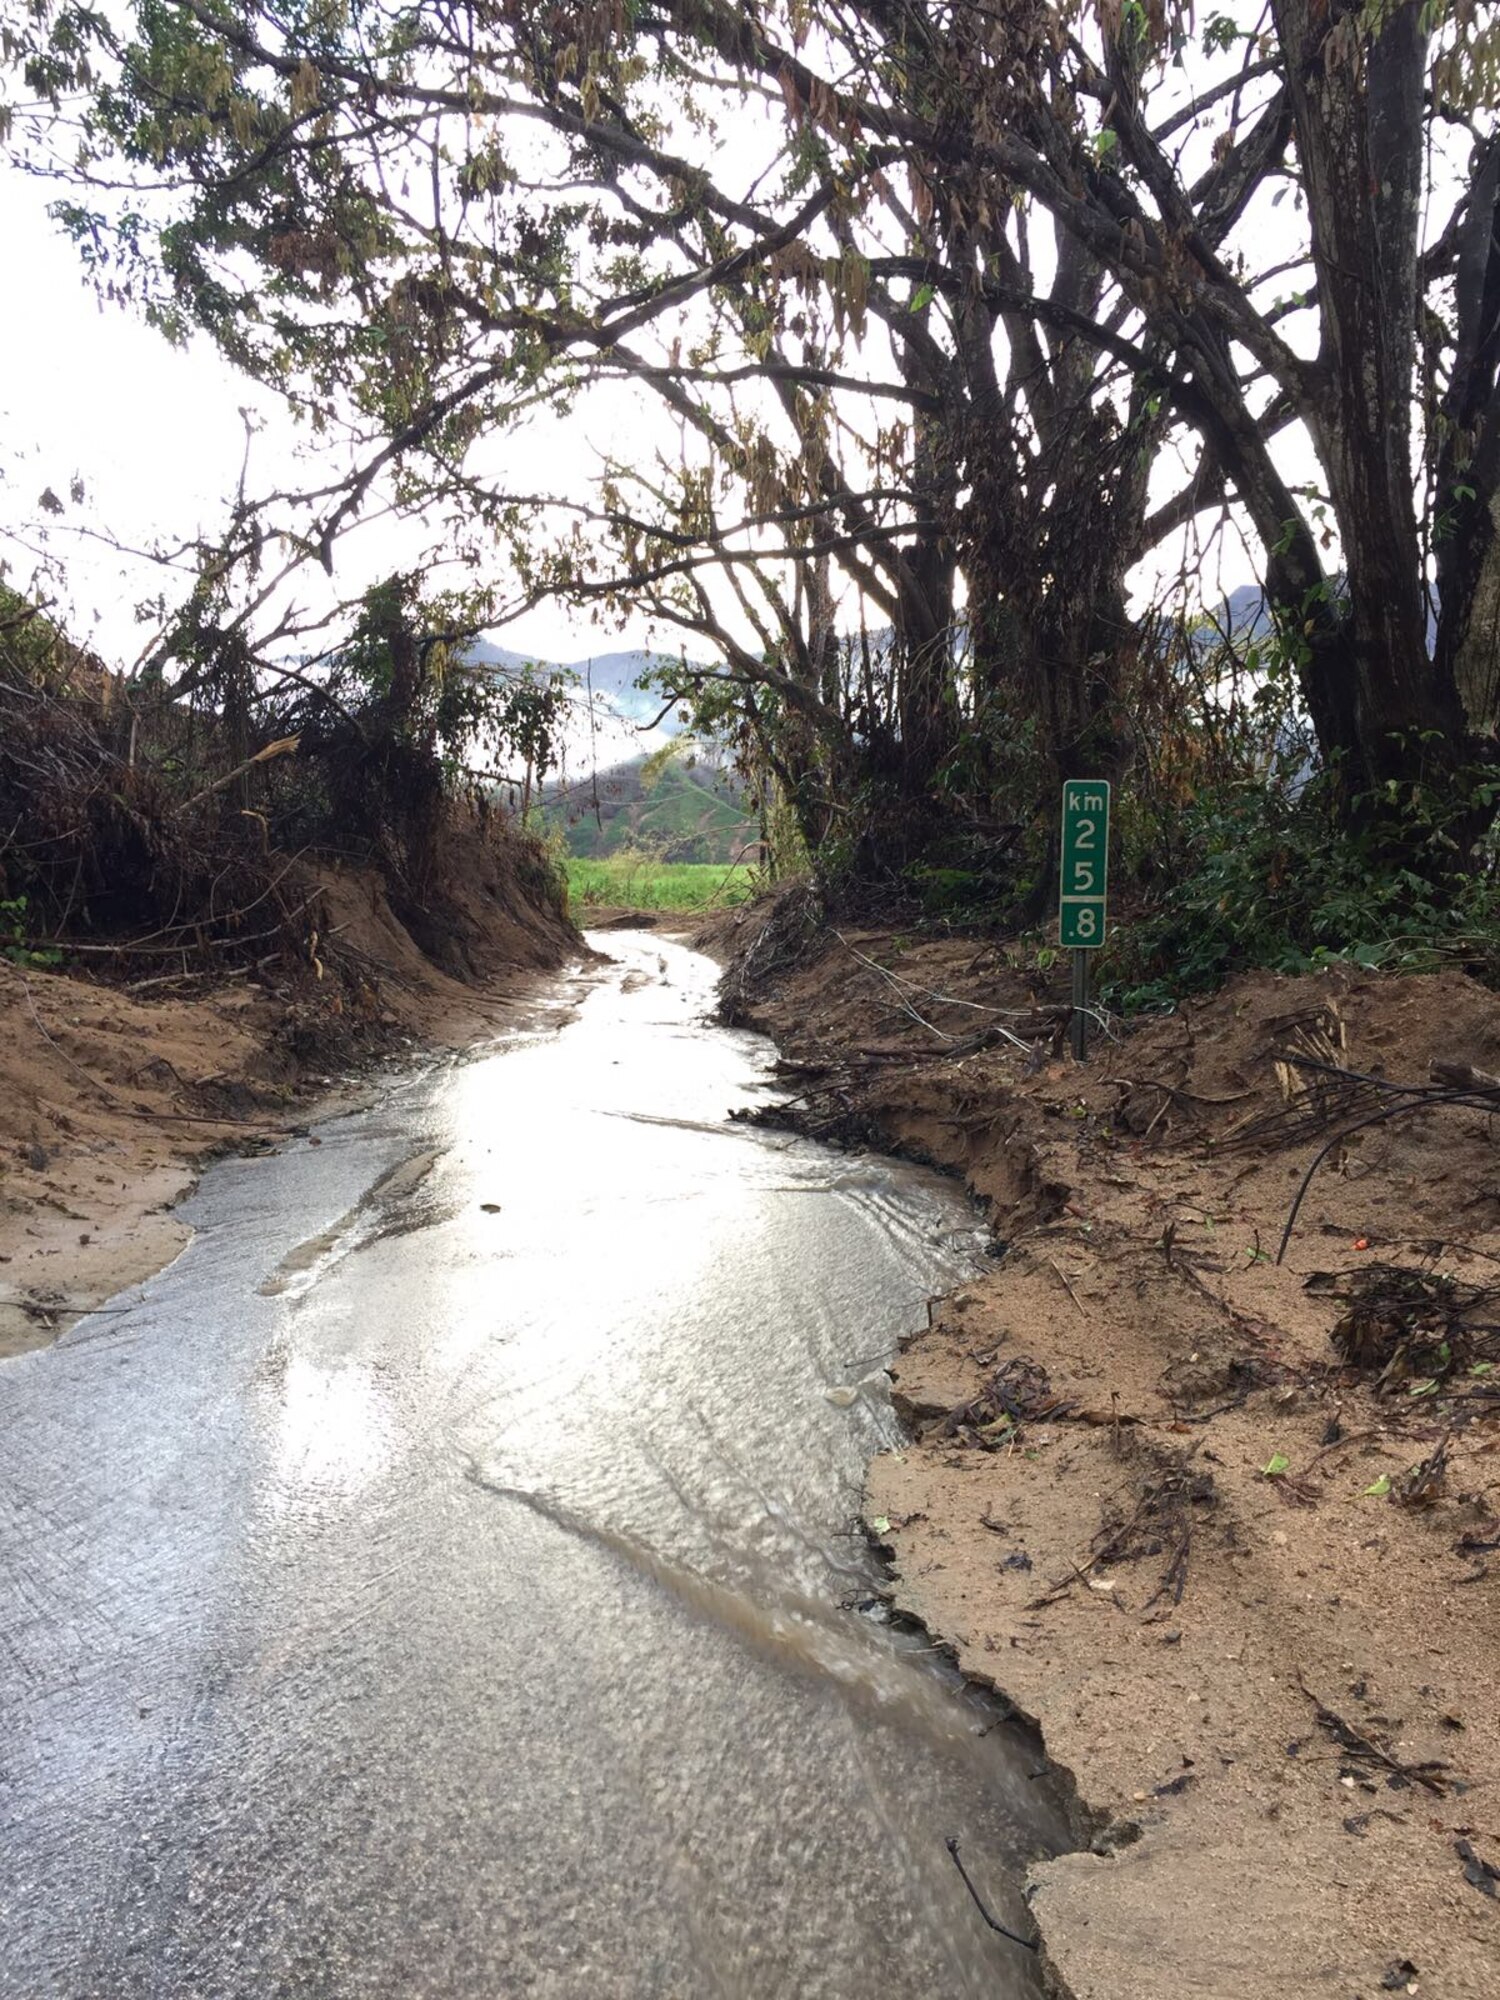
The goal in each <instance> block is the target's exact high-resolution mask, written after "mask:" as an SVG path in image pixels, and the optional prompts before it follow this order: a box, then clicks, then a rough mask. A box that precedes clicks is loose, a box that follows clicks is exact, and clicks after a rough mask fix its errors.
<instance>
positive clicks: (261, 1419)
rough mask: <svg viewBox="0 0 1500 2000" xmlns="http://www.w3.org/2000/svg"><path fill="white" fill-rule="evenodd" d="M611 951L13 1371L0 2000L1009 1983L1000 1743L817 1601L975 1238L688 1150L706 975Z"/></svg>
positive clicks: (1005, 1791) (853, 1581)
mask: <svg viewBox="0 0 1500 2000" xmlns="http://www.w3.org/2000/svg"><path fill="white" fill-rule="evenodd" d="M600 943H601V945H602V946H603V948H605V949H607V950H608V951H609V952H610V953H611V954H613V955H614V957H615V958H616V960H617V961H618V962H617V965H616V966H615V967H614V968H613V969H606V970H604V971H603V972H596V973H595V975H594V976H593V977H594V983H593V985H592V988H591V990H590V991H589V992H588V994H587V997H586V998H585V999H584V1001H583V1004H582V1006H581V1008H580V1011H579V1014H578V1018H577V1020H576V1021H574V1022H573V1023H572V1024H571V1025H570V1026H568V1027H567V1028H565V1029H564V1030H563V1031H562V1032H561V1033H557V1034H551V1035H535V1036H530V1037H526V1038H521V1039H519V1040H518V1041H517V1042H516V1044H514V1045H513V1046H511V1047H510V1048H508V1049H506V1050H503V1051H499V1052H496V1053H494V1054H492V1055H489V1056H486V1057H484V1058H483V1059H481V1060H477V1061H474V1062H471V1063H469V1064H467V1065H465V1066H460V1067H458V1068H456V1069H448V1070H445V1071H443V1072H442V1073H440V1074H436V1075H433V1076H431V1077H429V1078H427V1079H425V1080H423V1081H421V1082H419V1083H416V1082H412V1081H410V1080H407V1081H404V1082H401V1083H399V1084H397V1085H396V1086H394V1087H393V1089H392V1091H391V1093H390V1095H389V1097H388V1099H387V1101H385V1102H384V1103H382V1104H381V1105H380V1106H379V1107H378V1108H377V1109H376V1110H374V1111H373V1112H371V1113H368V1114H365V1115H364V1116H362V1117H355V1118H351V1119H346V1120H342V1121H339V1122H338V1123H337V1124H336V1125H333V1126H330V1127H329V1128H328V1129H327V1130H326V1131H325V1132H324V1134H323V1135H322V1137H323V1141H324V1143H323V1145H322V1146H321V1147H320V1148H318V1149H316V1150H314V1149H307V1148H301V1149H299V1148H295V1147H294V1148H292V1149H290V1150H289V1151H288V1152H287V1153H285V1154H284V1155H282V1156H281V1157H279V1158H277V1159H275V1160H267V1161H262V1162H256V1163H250V1162H240V1163H229V1164H226V1165H225V1166H224V1167H222V1168H220V1169H216V1170H215V1171H214V1172H213V1173H211V1174H209V1175H208V1176H207V1177H206V1178H205V1180H204V1183H203V1186H202V1189H201V1191H200V1193H199V1194H198V1195H197V1197H195V1199H194V1201H193V1203H192V1205H191V1207H190V1209H189V1211H188V1212H189V1214H190V1216H191V1218H192V1219H193V1220H194V1222H195V1223H196V1225H197V1226H198V1227H199V1230H200V1235H199V1238H198V1241H197V1244H196V1245H195V1247H194V1250H193V1251H192V1252H191V1253H190V1254H189V1256H188V1257H187V1258H186V1259H184V1260H183V1262H182V1263H181V1264H180V1265H178V1266H176V1267H174V1269H173V1270H172V1271H171V1272H169V1273H166V1274H164V1276H163V1277H162V1278H161V1279H160V1280H159V1281H158V1282H157V1283H156V1284H155V1285H154V1286H152V1287H151V1288H150V1290H149V1292H148V1295H147V1298H146V1302H145V1304H144V1305H143V1306H142V1307H140V1308H139V1309H136V1310H133V1311H131V1312H129V1313H126V1314H125V1315H123V1316H121V1317H120V1318H119V1319H118V1320H117V1321H116V1322H115V1326H116V1329H117V1331H116V1334H115V1336H114V1339H113V1345H112V1346H110V1347H105V1346H103V1345H101V1344H99V1343H95V1344H94V1345H92V1346H90V1345H86V1344H83V1343H76V1344H75V1343H70V1342H66V1341H65V1342H64V1343H62V1345H60V1346H59V1347H58V1348H57V1349H55V1350H53V1351H52V1352H50V1353H45V1354H36V1355H31V1356H27V1357H24V1358H23V1361H22V1362H21V1363H13V1364H8V1367H7V1369H6V1370H4V1371H0V1399H4V1400H5V1402H6V1404H7V1407H6V1408H5V1409H4V1410H3V1411H0V1435H3V1437H4V1438H5V1441H6V1445H7V1448H8V1450H9V1451H10V1454H11V1458H12V1470H11V1478H10V1480H9V1482H8V1487H7V1492H8V1495H9V1505H10V1511H9V1513H8V1514H6V1513H4V1512H0V1630H4V1632H5V1634H6V1638H7V1641H8V1650H0V1714H3V1715H5V1716H6V1717H7V1718H9V1719H10V1721H11V1729H12V1734H13V1735H14V1736H15V1737H17V1738H18V1739H19V1741H18V1742H16V1743H15V1744H14V1745H12V1744H7V1745H6V1746H5V1747H6V1751H7V1754H6V1755H5V1756H4V1757H0V1810H3V1812H4V1816H5V1838H6V1855H7V1869H8V1878H7V1879H8V1883H9V1887H10V1893H9V1894H8V1897H7V1899H6V1903H5V1907H4V1909H3V1912H0V1914H3V1916H4V1920H5V1923H6V1926H7V1939H6V1943H7V1950H6V1952H5V1953H4V1954H3V1955H0V1995H3V1996H4V2000H36V1996H39V1995H42V1994H57V1995H65V1996H68V2000H73V1996H75V1995H76V1996H80V2000H81V1997H82V1996H85V1995H87V1996H90V2000H93V1996H96V1995H97V1996H100V2000H104V1996H108V2000H137V1996H139V2000H147V1996H150V2000H158V1997H159V1996H165V2000H172V1996H177V1995H182V1996H188V1995H192V1996H196V1995H199V1994H203V1995H205V1996H206V1995H212V1996H214V2000H263V1996H268V1995H280V1994H285V1995H287V1996H291V1995H302V1994H308V1995H312V1994H317V1995H319V1996H330V1997H331V2000H344V1996H348V2000H355V1996H359V2000H366V1997H367V1996H368V2000H396V1997H397V1996H401V2000H405V1996H407V1995H408V1994H411V1993H415V1992H420V1993H422V1994H424V1995H427V1996H431V2000H494V1996H497V1995H500V1994H507V1995H508V1994H511V1993H516V1994H522V1993H531V1994H538V1995H546V1996H549V2000H550V1996H558V2000H575V1996H576V2000H678V1996H681V2000H700V1996H703V1995H709V1994H717V1993H723V1994H745V1995H751V1996H756V1997H757V2000H759V1996H776V2000H781V1996H788V2000H790V1996H796V2000H856V1996H863V1995H864V1994H866V1993H869V1992H874V1993H878V1994H879V1995H880V1996H881V2000H906V1996H911V2000H917V1996H922V2000H928V1996H941V2000H946V1996H950V1995H952V1996H966V1995H973V1996H980V1995H984V1996H987V1997H988V2000H993V1996H996V1995H999V1996H1002V2000H1005V1996H1016V1995H1022V1994H1027V1995H1029V1994H1031V1993H1033V1992H1034V1991H1035V1964H1034V1961H1033V1960H1032V1959H1031V1957H1030V1956H1029V1955H1028V1954H1026V1953H1023V1952H1020V1951H1018V1950H1017V1949H1016V1947H1015V1946H1013V1945H1009V1944H1006V1943H1005V1942H1004V1940H997V1939H996V1937H995V1936H994V1935H993V1934H992V1933H990V1932H989V1931H987V1930H986V1929H985V1927H984V1925H983V1924H982V1922H981V1921H980V1919H979V1917H978V1916H977V1914H976V1912H975V1911H974V1909H973V1906H972V1905H971V1904H970V1902H969V1900H968V1897H967V1895H966V1893H965V1891H964V1890H963V1887H962V1885H961V1883H960V1882H959V1881H958V1879H957V1877H956V1875H955V1873H954V1871H953V1868H952V1864H951V1862H950V1860H949V1858H948V1855H947V1851H946V1848H945V1846H944V1842H945V1839H946V1837H947V1836H948V1835H949V1834H957V1835H960V1836H961V1837H962V1839H963V1843H964V1855H965V1859H966V1862H968V1864H969V1865H970V1866H971V1868H972V1869H973V1871H974V1873H975V1876H976V1879H977V1880H978V1881H979V1882H980V1884H981V1886H982V1888H983V1890H984V1893H985V1894H986V1896H987V1898H988V1899H989V1900H990V1902H991V1903H992V1905H993V1906H994V1907H995V1909H996V1911H997V1913H998V1914H1000V1915H1001V1916H1002V1917H1004V1918H1005V1919H1007V1920H1008V1921H1010V1922H1012V1923H1013V1924H1015V1925H1017V1926H1018V1927H1021V1928H1024V1927H1025V1926H1026V1923H1027V1917H1026V1912H1025V1910H1024V1907H1023V1906H1022V1904H1021V1902H1020V1898H1019V1874H1018V1868H1019V1863H1020V1860H1021V1858H1022V1857H1024V1856H1025V1855H1027V1854H1029V1853H1031V1852H1034V1851H1037V1850H1038V1849H1040V1848H1043V1847H1046V1846H1047V1845H1048V1844H1049V1843H1051V1842H1053V1841H1054V1840H1056V1839H1057V1837H1058V1836H1059V1834H1060V1828H1059V1826H1058V1824H1057V1822H1056V1820H1055V1818H1054V1817H1053V1816H1052V1815H1051V1813H1050V1811H1049V1809H1048V1806H1047V1803H1046V1799H1045V1797H1044V1795H1043V1793H1042V1790H1041V1788H1040V1787H1038V1786H1037V1785H1036V1784H1034V1783H1033V1782H1032V1778H1033V1772H1032V1768H1031V1752H1030V1749H1029V1746H1026V1745H1024V1744H1020V1743H1018V1741H1017V1740H1016V1738H1015V1736H1014V1733H1013V1732H1011V1731H1009V1730H1008V1729H1006V1728H1005V1727H996V1726H995V1723H996V1716H995V1713H994V1711H993V1709H990V1708H987V1707H986V1706H985V1705H984V1704H983V1703H982V1702H981V1701H980V1700H979V1699H978V1698H977V1697H975V1696H973V1695H972V1694H970V1693H968V1692H966V1691H965V1690H963V1689H962V1688H961V1687H959V1686H958V1685H957V1684H956V1681H955V1678H954V1676H953V1675H952V1674H951V1673H949V1672H947V1671H946V1670H945V1669H944V1668H943V1667H942V1666H941V1664H940V1663H936V1662H934V1660H933V1659H932V1657H931V1656H930V1654H928V1653H926V1652H924V1651H923V1650H922V1649H921V1648H920V1647H918V1646H917V1645H915V1644H914V1643H913V1642H912V1641H909V1640H906V1639H903V1638H902V1636H901V1635H900V1634H899V1633H897V1632H895V1631H893V1630H892V1629H891V1628H890V1627H889V1626H888V1625H884V1624H882V1623H880V1622H878V1621H877V1620H875V1619H873V1618H869V1617H861V1616H858V1615H855V1614H854V1613H853V1612H851V1611H850V1610H849V1609H848V1608H847V1607H848V1605H849V1604H850V1603H851V1602H856V1601H864V1602H868V1601H869V1600H870V1599H871V1597H872V1593H873V1592H874V1590H875V1588H876V1586H877V1584H878V1578H877V1577H876V1575H875V1573H874V1571H873V1569H872V1566H871V1564H870V1561H869V1558H868V1555H867V1552H866V1550H865V1547H864V1543H863V1541H862V1538H861V1537H860V1536H859V1534H858V1533H857V1532H855V1528H854V1522H855V1515H856V1512H857V1507H858V1499H859V1492H860V1486H861V1478H862V1471H863V1466H864V1463H865V1460H866V1459H867V1457H868V1456H869V1454H870V1453H871V1452H873V1451H874V1450H876V1449H878V1448H879V1447H880V1446H881V1445H882V1444H885V1443H889V1442H891V1441H892V1440H893V1439H894V1438H895V1436H896V1432H895V1427H894V1420H893V1418H892V1414H891V1411H890V1407H889V1401H888V1398H887V1396H886V1394H885V1385H884V1378H883V1376H882V1374H881V1372H880V1362H881V1359H882V1357H883V1356H884V1355H885V1354H888V1353H889V1352H890V1351H891V1349H892V1348H893V1346H894V1344H895V1342H896V1340H897V1338H898V1337H899V1335H900V1334H901V1333H903V1332H905V1331H906V1330H908V1329H909V1328H911V1327H912V1326H914V1325H917V1324H919V1323H920V1321H921V1318H922V1311H923V1304H922V1302H923V1300H924V1299H925V1298H926V1297H927V1296H928V1295H929V1294H931V1293H933V1292H935V1291H938V1290H941V1289H943V1288H945V1287H946V1286H947V1285H949V1284H951V1283H953V1282H954V1281H955V1280H956V1279H957V1278H958V1277H960V1276H961V1275H962V1274H963V1273H964V1272H965V1271H966V1270H967V1269H969V1268H971V1266H972V1261H973V1258H974V1256H975V1254H976V1248H977V1235H976V1232H975V1227H974V1221H973V1218H972V1216H971V1215H970V1214H969V1212H968V1211H967V1209H966V1208H965V1206H964V1204H963V1203H962V1202H961V1200H960V1199H959V1198H958V1196H957V1194H956V1192H955V1190H954V1189H953V1188H952V1187H951V1186H949V1185H947V1184H945V1183H942V1182H940V1181H938V1180H937V1179H936V1178H935V1177H933V1176H930V1175H925V1174H922V1173H920V1172H917V1171H916V1170H914V1169H911V1168H908V1167H903V1166H897V1165H895V1164H893V1163H891V1162H885V1161H880V1160H873V1159H870V1160H863V1159H860V1160H855V1159H848V1158H844V1157H839V1156H834V1155H830V1154H827V1153H824V1152H822V1151H820V1150H818V1149H817V1148H815V1147H812V1146H808V1145H805V1144H802V1143H801V1142H799V1141H795V1140H792V1139H789V1138H786V1137H770V1136H767V1135H764V1134H760V1133H757V1132H755V1131H753V1130H751V1129H748V1128H746V1127H744V1126H743V1125H730V1124H727V1123H726V1121H725V1116H724V1114H725V1113H726V1111H727V1110H728V1109H729V1108H730V1107H731V1106H735V1105H743V1104H748V1103H753V1102H756V1101H757V1100H758V1099H759V1098H760V1097H761V1096H762V1095H763V1087H764V1085H765V1082H766V1079H767V1074H768V1067H769V1061H770V1051H769V1049H768V1047H767V1045H766V1044H764V1043H763V1042H761V1041H759V1040H758V1039H757V1038H755V1037H753V1036H748V1035H738V1034H729V1033H725V1032H724V1031H722V1030H720V1029H717V1028H712V1027H709V1026H707V1025H706V1024H705V1023H704V1021H703V1018H702V1017H703V1015H704V1013H705V1012H706V1010H707V1007H708V1005H709V1002H710V997H711V987H712V980H713V976H714V975H713V968H712V967H711V966H709V965H708V964H707V963H706V962H705V961H703V960H701V959H696V958H694V957H693V956H692V954H690V953H687V952H683V951H681V950H680V949H678V948H677V947H675V946H672V945H669V944H663V943H662V942H661V941H660V940H658V939H655V938H629V937H626V938H621V937H620V936H619V935H618V934H615V935H612V936H610V937H608V938H607V939H603V940H600ZM12 1752H13V1754H12ZM4 1893H5V1892H0V1894H4Z"/></svg>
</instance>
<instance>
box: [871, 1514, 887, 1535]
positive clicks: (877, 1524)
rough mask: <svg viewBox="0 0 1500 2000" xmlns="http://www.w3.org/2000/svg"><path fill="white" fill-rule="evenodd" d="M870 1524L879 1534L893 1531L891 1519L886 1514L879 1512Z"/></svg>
mask: <svg viewBox="0 0 1500 2000" xmlns="http://www.w3.org/2000/svg"><path fill="white" fill-rule="evenodd" d="M870 1526H871V1527H872V1528H873V1529H874V1530H875V1532H876V1534H877V1535H888V1534H889V1533H890V1532H891V1524H890V1520H889V1517H888V1516H886V1515H885V1514H877V1515H876V1516H875V1518H874V1520H873V1521H872V1522H871V1523H870Z"/></svg>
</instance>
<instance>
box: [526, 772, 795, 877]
mask: <svg viewBox="0 0 1500 2000" xmlns="http://www.w3.org/2000/svg"><path fill="white" fill-rule="evenodd" d="M543 812H544V817H545V818H546V820H547V822H548V823H549V824H550V825H558V824H561V825H562V827H563V829H564V831H565V836H566V841H567V850H568V852H569V854H572V855H576V856H579V857H580V858H585V859H598V858H602V857H604V856H608V855H612V854H618V853H620V852H621V851H622V850H623V849H625V848H642V847H644V848H648V849H649V850H651V851H652V852H654V853H658V854H660V855H661V857H662V859H663V860H666V861H697V862H706V861H714V862H730V861H734V860H736V859H738V858H740V856H741V854H742V851H743V850H744V849H745V848H746V847H747V846H749V845H751V844H753V843H754V842H755V840H756V839H757V838H758V835H759V831H760V829H759V826H758V824H757V821H756V817H755V814H754V813H753V811H751V810H750V809H749V807H748V804H747V801H746V798H745V793H744V788H743V787H742V786H741V785H740V784H739V783H738V782H737V781H736V780H734V779H731V778H729V777H726V776H725V774H724V773H723V772H721V771H717V770H715V769H714V768H713V767H712V766H710V765H707V764H687V763H685V762H683V761H682V760H681V759H678V758H669V759H667V760H666V761H662V760H660V759H650V760H647V759H645V758H642V759H641V760H640V761H639V762H637V763H634V764H627V765H624V766H622V767H621V768H620V769H618V770H614V771H607V772H601V773H600V774H599V777H598V779H597V781H596V784H595V785H594V786H593V787H579V786H575V787H572V788H570V789H569V791H568V792H567V793H565V794H563V793H560V792H559V791H558V790H556V789H554V790H553V791H552V792H551V794H550V796H548V797H547V798H546V799H545V800H544V805H543Z"/></svg>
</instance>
